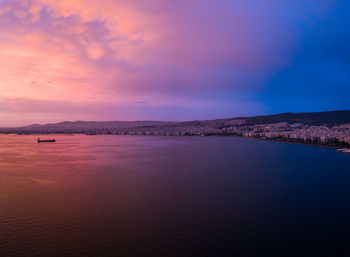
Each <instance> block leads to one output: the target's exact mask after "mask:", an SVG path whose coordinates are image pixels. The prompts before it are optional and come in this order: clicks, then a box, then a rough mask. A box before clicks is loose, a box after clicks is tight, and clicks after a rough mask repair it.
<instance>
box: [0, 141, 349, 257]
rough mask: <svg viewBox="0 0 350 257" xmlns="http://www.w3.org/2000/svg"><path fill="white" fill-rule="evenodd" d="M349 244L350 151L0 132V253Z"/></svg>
mask: <svg viewBox="0 0 350 257" xmlns="http://www.w3.org/2000/svg"><path fill="white" fill-rule="evenodd" d="M38 137H40V138H41V139H53V138H55V139H56V143H37V138H38ZM349 242H350V155H349V154H344V153H337V152H336V151H335V149H333V148H322V147H315V146H306V145H298V144H290V143H282V142H273V141H265V140H257V139H250V138H239V137H215V136H213V137H165V136H164V137H157V136H116V135H94V136H88V135H40V136H38V135H0V256H1V257H6V256H9V257H10V256H11V257H12V256H14V257H17V256H19V257H21V256H25V257H30V256H43V257H50V256H60V257H65V256H84V257H89V256H145V257H150V256H160V257H178V256H179V257H180V256H195V257H197V256H213V257H214V256H215V257H216V256H219V257H220V256H233V257H236V256H237V257H239V256H253V257H263V256H273V257H275V256H283V257H286V256H291V257H303V256H305V257H310V256H317V257H322V256H325V257H328V256H329V257H337V256H344V257H345V256H350V244H349Z"/></svg>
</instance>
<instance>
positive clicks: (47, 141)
mask: <svg viewBox="0 0 350 257" xmlns="http://www.w3.org/2000/svg"><path fill="white" fill-rule="evenodd" d="M55 142H56V139H49V140H41V139H40V137H39V138H38V143H55Z"/></svg>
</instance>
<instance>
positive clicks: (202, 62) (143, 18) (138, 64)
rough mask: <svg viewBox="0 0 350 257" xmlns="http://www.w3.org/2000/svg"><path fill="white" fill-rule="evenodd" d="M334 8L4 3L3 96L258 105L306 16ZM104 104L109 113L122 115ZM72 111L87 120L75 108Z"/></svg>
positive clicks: (194, 1) (312, 4)
mask: <svg viewBox="0 0 350 257" xmlns="http://www.w3.org/2000/svg"><path fill="white" fill-rule="evenodd" d="M297 2H299V1H297ZM301 3H302V4H301ZM332 7H333V5H332V4H330V3H329V1H317V2H316V1H311V0H307V1H302V2H301V1H300V4H297V3H296V2H295V1H283V3H282V2H281V1H277V0H265V1H249V2H247V1H243V0H236V1H229V0H219V1H214V0H186V1H185V0H178V1H163V0H149V1H140V0H128V1H126V0H99V1H85V0H75V1H71V0H61V1H56V0H23V1H16V0H2V1H1V2H0V94H1V95H2V96H3V97H6V98H8V99H27V100H28V102H27V104H26V105H24V104H19V103H20V101H16V103H17V104H18V108H17V110H16V111H17V112H20V109H19V108H22V111H23V112H26V110H28V109H32V108H30V103H31V104H33V106H36V104H35V103H34V102H31V101H32V100H33V101H36V102H40V101H44V102H45V101H48V102H45V104H43V105H45V106H51V107H48V108H49V110H55V108H57V110H61V111H62V110H66V109H65V108H63V107H64V106H59V105H56V104H55V103H57V102H56V101H58V102H63V103H68V102H69V103H72V102H77V103H83V102H84V103H86V102H88V101H89V99H92V98H94V99H96V100H95V101H93V103H90V105H91V106H94V107H95V110H98V109H99V106H105V103H106V102H108V103H113V106H121V105H123V106H124V107H125V108H124V110H125V109H127V108H131V107H130V103H135V102H147V105H148V106H149V109H148V111H150V110H152V113H151V114H150V113H147V108H145V107H144V106H143V107H142V108H140V109H138V111H139V112H140V113H142V114H143V115H144V117H145V119H147V117H149V116H152V115H153V114H156V113H157V111H156V110H155V109H156V106H159V108H161V106H172V108H173V107H174V106H177V107H178V108H181V107H183V108H189V109H187V110H192V111H193V115H192V116H191V117H193V118H195V116H196V115H199V113H198V112H197V111H194V110H195V109H196V108H197V106H198V102H200V105H201V106H202V108H203V109H205V108H207V110H208V109H210V108H213V109H215V108H214V107H213V106H218V107H217V108H216V109H217V110H216V111H217V115H219V114H220V110H221V111H222V112H223V111H224V110H225V112H226V113H229V111H231V112H232V115H233V114H235V113H236V110H238V109H242V108H241V107H242V106H245V108H246V109H247V110H249V112H259V109H260V110H261V109H262V108H264V107H263V105H264V103H261V102H259V100H258V98H257V97H255V95H254V94H258V93H259V92H261V91H262V90H264V87H265V86H266V83H267V82H268V81H269V79H270V78H271V77H272V76H274V74H276V72H278V71H279V70H281V69H283V68H284V67H286V66H288V65H289V64H290V63H291V62H292V61H293V58H294V56H293V54H294V53H295V52H297V51H298V49H299V47H300V41H301V40H302V39H303V36H304V33H305V32H304V31H303V29H304V27H305V26H307V24H309V23H311V24H312V22H313V20H312V19H311V20H310V17H317V19H327V17H328V15H329V12H330V9H331V8H332ZM48 81H49V82H48ZM212 95H221V96H223V95H225V96H229V98H227V97H221V98H220V97H217V98H213V97H211V96H212ZM242 95H244V97H242ZM222 99H223V100H222ZM243 99H244V101H246V102H248V103H250V106H252V108H250V107H248V106H247V105H245V104H242V101H243ZM50 102H52V103H53V104H52V105H50V104H49V103H50ZM222 102H224V105H225V107H222V105H221V104H222ZM68 106H69V105H68ZM135 106H136V107H135V108H138V106H139V105H135ZM220 106H221V107H220ZM84 108H85V107H84ZM220 108H221V109H220ZM43 109H45V108H43ZM106 109H108V108H107V107H106ZM106 109H103V111H104V112H105V113H108V115H107V114H106V118H108V117H109V118H110V119H114V118H115V117H120V116H118V115H117V114H114V113H112V112H109V111H107V110H106ZM49 110H48V111H47V112H48V113H49V112H50V111H49ZM254 110H255V111H254ZM0 111H1V110H0ZM89 111H90V112H91V113H92V114H93V115H95V116H96V117H98V116H99V113H98V111H94V110H93V108H92V109H89ZM67 112H70V113H72V112H75V113H77V114H79V115H81V117H82V118H81V119H84V112H81V110H80V109H79V107H78V106H77V105H74V106H72V107H71V108H69V110H67ZM48 115H49V114H48ZM89 115H90V114H89ZM86 116H87V114H86ZM107 116H108V117H107ZM131 116H132V115H131ZM134 116H135V115H134ZM134 116H133V117H134ZM188 117H189V116H188Z"/></svg>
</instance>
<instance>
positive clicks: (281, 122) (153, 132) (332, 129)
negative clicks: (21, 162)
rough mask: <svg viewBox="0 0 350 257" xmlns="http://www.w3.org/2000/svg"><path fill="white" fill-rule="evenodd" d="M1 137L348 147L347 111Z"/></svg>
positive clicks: (54, 128) (89, 125)
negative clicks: (219, 139) (216, 139)
mask: <svg viewBox="0 0 350 257" xmlns="http://www.w3.org/2000/svg"><path fill="white" fill-rule="evenodd" d="M0 133H1V134H87V135H149V136H241V137H253V138H261V139H267V140H279V141H289V142H296V143H305V144H314V145H325V146H339V147H350V111H332V112H318V113H284V114H278V115H268V116H256V117H248V118H231V119H219V120H205V121H190V122H161V121H135V122H127V121H125V122H122V121H114V122H85V121H77V122H61V123H56V124H46V125H37V124H35V125H30V126H26V127H19V128H2V129H0Z"/></svg>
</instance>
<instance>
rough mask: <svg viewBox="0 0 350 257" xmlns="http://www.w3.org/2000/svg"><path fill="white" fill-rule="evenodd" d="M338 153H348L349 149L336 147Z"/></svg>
mask: <svg viewBox="0 0 350 257" xmlns="http://www.w3.org/2000/svg"><path fill="white" fill-rule="evenodd" d="M337 152H338V153H350V149H346V148H345V149H337Z"/></svg>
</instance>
